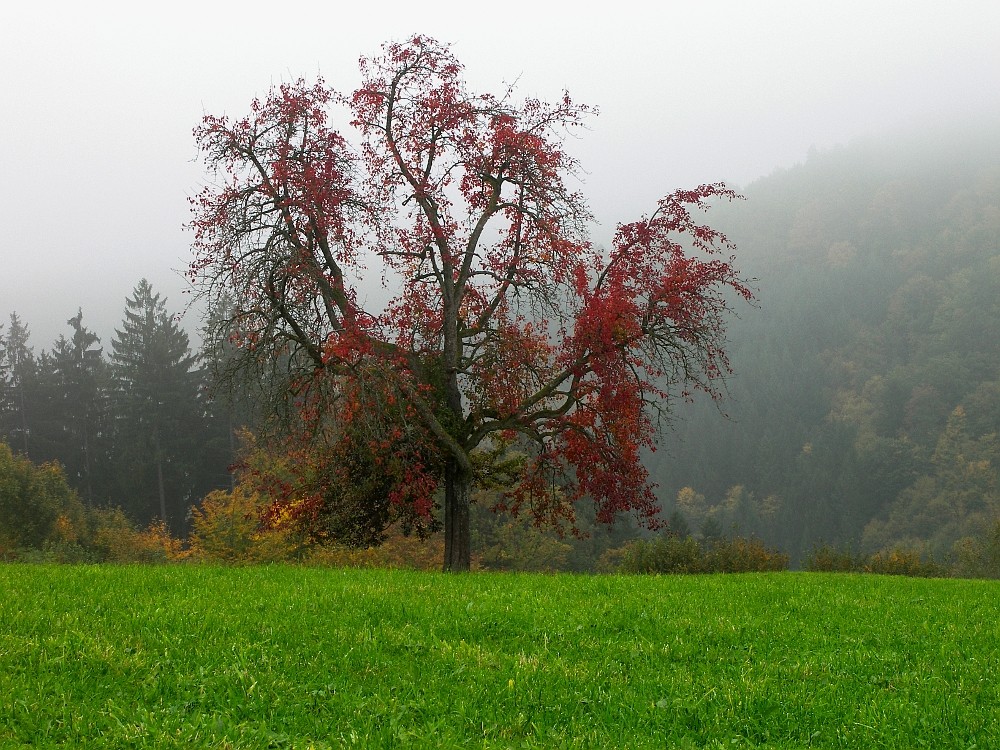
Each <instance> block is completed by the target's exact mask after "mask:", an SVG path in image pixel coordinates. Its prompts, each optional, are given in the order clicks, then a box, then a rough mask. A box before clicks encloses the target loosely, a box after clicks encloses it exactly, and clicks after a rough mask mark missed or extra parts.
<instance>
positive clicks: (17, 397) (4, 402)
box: [0, 313, 37, 456]
mask: <svg viewBox="0 0 1000 750" xmlns="http://www.w3.org/2000/svg"><path fill="white" fill-rule="evenodd" d="M29 337H30V332H29V331H28V327H27V326H26V325H25V324H24V323H23V322H21V319H20V318H19V317H18V316H17V313H11V315H10V328H9V329H8V330H7V334H6V335H5V336H4V338H3V350H2V352H0V354H2V363H3V371H4V372H3V380H2V383H3V394H2V397H0V440H5V441H7V443H8V444H9V445H10V447H11V449H12V450H15V451H20V452H22V453H24V454H25V455H26V456H27V455H30V453H31V451H30V447H31V430H30V427H29V425H30V419H29V414H30V409H29V403H30V401H31V395H33V394H32V390H33V386H34V385H35V375H36V374H37V367H36V362H35V355H34V352H33V351H32V349H31V347H29V346H28V339H29Z"/></svg>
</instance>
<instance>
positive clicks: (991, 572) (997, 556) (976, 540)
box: [953, 521, 1000, 578]
mask: <svg viewBox="0 0 1000 750" xmlns="http://www.w3.org/2000/svg"><path fill="white" fill-rule="evenodd" d="M953 553H954V557H955V575H957V576H962V577H965V578H1000V521H995V522H994V523H993V524H992V525H991V526H990V527H989V528H988V529H987V530H986V532H985V533H983V534H981V535H980V536H967V537H963V538H961V539H959V540H958V541H957V542H955V546H954V547H953Z"/></svg>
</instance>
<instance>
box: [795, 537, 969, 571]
mask: <svg viewBox="0 0 1000 750" xmlns="http://www.w3.org/2000/svg"><path fill="white" fill-rule="evenodd" d="M802 567H803V568H805V569H806V570H808V571H811V572H815V573H875V574H877V575H891V576H914V577H918V578H945V577H948V576H949V575H950V572H949V570H948V568H947V567H946V566H944V565H941V564H939V563H937V562H935V561H934V559H933V558H932V557H931V556H930V555H927V554H925V553H923V552H921V551H920V550H919V549H916V548H910V549H907V548H902V547H897V548H895V549H892V550H884V551H881V552H876V553H875V554H873V555H869V556H868V557H865V556H864V555H856V554H854V553H852V552H851V551H849V550H844V549H838V548H836V547H832V546H830V545H826V544H824V545H822V546H819V547H814V548H813V550H812V552H811V553H810V554H809V555H808V556H807V557H806V558H805V560H804V561H803V565H802Z"/></svg>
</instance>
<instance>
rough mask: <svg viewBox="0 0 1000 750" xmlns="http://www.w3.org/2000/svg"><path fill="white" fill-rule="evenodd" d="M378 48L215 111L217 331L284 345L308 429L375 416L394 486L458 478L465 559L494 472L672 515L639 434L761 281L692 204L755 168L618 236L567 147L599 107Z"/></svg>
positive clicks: (403, 48) (205, 149)
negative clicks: (606, 230) (221, 304)
mask: <svg viewBox="0 0 1000 750" xmlns="http://www.w3.org/2000/svg"><path fill="white" fill-rule="evenodd" d="M360 70H361V78H362V82H361V85H360V87H359V88H357V89H356V90H355V91H354V92H353V93H352V94H343V93H339V92H337V91H335V90H333V89H332V88H330V87H328V86H327V85H326V84H325V83H324V82H323V81H317V82H315V83H306V82H305V81H302V80H299V81H297V82H295V83H292V84H285V85H282V86H280V87H278V88H276V89H274V90H272V91H271V92H270V94H269V95H268V96H267V98H266V99H264V100H255V101H253V102H252V103H251V106H250V114H249V115H247V116H246V117H244V118H241V119H236V120H232V119H230V118H227V117H216V116H207V117H206V118H205V119H204V121H203V122H202V124H201V126H199V127H198V128H197V129H196V130H195V135H196V138H197V141H198V144H199V146H200V148H201V150H202V153H203V154H204V158H205V162H206V165H207V167H208V168H209V169H210V170H211V171H212V172H213V173H214V174H215V176H216V179H215V181H214V182H213V183H212V184H209V185H208V186H206V187H205V188H204V189H203V190H202V192H201V193H200V194H199V195H197V196H196V197H195V199H194V200H193V201H192V203H193V211H194V218H193V222H192V225H193V229H194V231H195V241H194V253H195V257H194V260H193V262H192V264H191V268H190V275H191V278H192V280H193V281H194V283H195V284H196V285H198V286H199V288H200V290H201V292H202V294H203V295H204V296H206V297H208V298H209V300H210V301H212V300H218V299H220V298H222V297H223V296H226V297H227V298H228V300H229V302H230V303H231V307H230V308H229V309H230V310H231V314H230V315H229V316H228V317H227V318H226V319H225V320H222V321H220V322H219V325H218V332H219V333H220V334H221V335H224V336H226V337H229V338H230V340H231V341H232V342H234V343H235V344H236V345H238V347H239V348H240V349H241V351H242V356H243V361H244V362H245V363H246V365H247V366H254V367H259V366H260V364H261V362H266V363H273V364H274V365H275V366H276V368H278V369H280V372H281V373H282V375H283V377H284V381H285V382H286V384H287V386H288V389H289V391H290V392H291V393H292V394H293V396H294V402H295V405H296V410H297V415H298V417H299V418H300V420H301V422H300V428H301V429H300V432H301V433H302V434H308V435H309V436H310V438H311V439H313V440H318V441H320V443H321V444H325V445H327V446H328V450H329V451H331V452H333V453H336V451H334V450H333V447H334V446H337V445H340V446H341V447H343V441H358V440H361V441H362V442H363V445H360V446H359V447H358V448H357V451H360V452H361V453H362V454H364V455H371V457H372V460H373V462H374V464H375V465H376V466H378V467H379V470H380V471H382V472H384V476H385V477H386V478H387V481H388V486H387V488H386V491H387V494H388V497H389V499H390V502H391V503H393V504H396V505H405V506H407V507H408V508H409V509H410V510H411V511H412V512H413V513H415V514H417V515H421V516H428V515H430V514H431V512H432V510H433V506H434V503H435V499H436V497H437V495H436V492H437V490H438V489H439V487H440V486H441V485H442V484H443V489H444V513H443V517H444V525H445V567H446V569H451V570H462V569H466V568H468V566H469V502H470V489H471V488H472V487H473V486H474V484H476V483H480V482H485V481H489V480H490V479H491V478H492V479H496V475H497V474H498V473H503V474H505V476H506V477H507V481H506V482H505V484H506V486H507V491H506V493H505V495H504V496H503V499H502V500H501V501H500V503H499V504H500V505H501V506H503V507H505V508H507V509H510V510H513V511H515V512H524V513H528V514H530V517H531V518H532V519H533V520H534V521H536V522H537V523H554V524H564V525H568V526H570V527H572V525H573V522H574V518H575V506H576V504H577V503H578V502H580V501H583V500H585V499H586V500H587V501H591V502H593V503H594V504H595V506H596V509H597V518H598V519H599V520H601V521H606V522H610V521H611V520H613V519H614V517H615V516H616V514H618V513H621V512H625V511H631V512H633V513H634V514H636V515H637V517H638V518H639V519H640V520H641V521H643V522H644V523H646V524H647V525H656V524H657V523H658V518H657V513H658V506H657V502H656V498H655V496H654V494H653V492H652V490H651V488H650V485H649V482H648V477H647V474H646V471H645V470H644V468H643V466H642V462H641V460H640V452H641V451H642V450H643V449H644V448H651V447H652V445H653V437H654V435H655V433H656V431H657V429H658V428H659V426H660V424H661V418H662V417H663V416H665V414H666V411H667V409H668V408H669V404H670V402H671V399H672V398H674V397H678V396H683V395H687V394H689V393H690V392H692V391H693V390H696V389H700V390H703V391H706V392H708V393H709V394H712V395H713V396H714V395H718V388H717V385H716V383H717V379H718V378H719V377H720V376H722V375H724V374H725V373H726V372H727V371H728V367H729V366H728V362H727V359H726V356H725V352H724V351H723V348H722V344H723V325H724V319H725V315H726V313H727V312H728V310H729V305H730V303H731V302H732V301H733V300H734V299H738V298H740V297H742V298H744V299H751V298H752V294H751V292H750V290H749V289H748V288H747V286H746V285H745V284H744V283H743V282H742V281H741V280H740V277H739V275H738V273H737V271H736V269H735V268H734V266H733V260H732V255H731V252H732V247H731V245H730V243H729V241H728V240H727V238H726V237H725V236H724V235H723V234H722V233H721V232H719V231H716V230H715V229H712V228H711V227H709V226H706V225H703V224H701V223H699V222H698V221H697V220H696V217H695V214H694V211H697V210H701V209H704V208H705V207H706V206H707V205H708V203H709V202H711V201H712V200H714V199H732V198H734V197H736V195H735V193H734V192H733V191H732V190H730V189H729V188H727V187H726V186H725V185H722V184H708V185H702V186H699V187H697V188H695V189H692V190H681V191H677V192H674V193H672V194H670V195H667V196H666V197H665V198H663V199H661V200H660V201H659V203H658V204H657V205H656V206H655V208H654V210H653V211H652V212H651V213H649V214H647V215H644V216H641V217H639V218H638V219H637V220H635V221H632V222H628V223H622V224H620V225H619V226H618V228H617V231H616V234H615V237H614V241H613V243H612V245H611V247H609V248H600V247H597V246H595V245H594V244H593V243H592V242H591V241H590V240H589V238H588V229H589V223H590V221H591V216H590V213H589V211H588V208H587V204H586V201H585V198H584V196H583V195H582V194H581V193H580V192H578V191H576V190H574V189H573V188H572V187H571V185H572V182H573V180H574V179H576V178H577V176H578V173H579V165H578V164H577V161H576V160H575V159H574V157H573V156H572V155H571V154H570V153H569V152H568V151H567V149H566V148H565V140H566V137H567V134H569V133H571V132H573V131H574V130H576V129H578V128H579V127H580V126H581V124H582V123H583V122H584V121H585V119H586V118H587V117H588V116H590V115H591V114H593V113H594V110H593V109H592V108H590V107H587V106H584V105H581V104H578V103H576V102H574V101H573V100H572V99H571V98H570V96H569V95H568V94H566V93H564V94H563V95H562V96H561V97H560V98H558V99H557V100H556V101H554V102H544V101H541V100H538V99H532V98H526V99H518V98H516V92H515V91H514V89H513V87H511V88H509V89H507V90H506V91H504V92H502V93H501V94H500V95H494V94H489V93H476V92H473V91H470V90H469V89H468V87H467V85H466V83H465V81H464V80H463V78H462V72H463V68H462V65H461V63H460V62H459V61H458V60H457V59H456V58H455V57H454V55H453V54H452V53H451V50H450V49H449V47H448V46H447V45H444V44H441V43H438V42H436V41H435V40H433V39H430V38H428V37H424V36H414V37H412V38H410V39H408V40H407V41H405V42H403V43H391V44H386V45H385V46H384V47H383V50H382V53H381V54H380V55H378V56H375V57H371V58H362V60H361V64H360ZM335 107H344V108H346V109H347V112H348V114H349V117H350V122H351V127H352V129H353V132H354V134H355V137H354V140H351V139H349V138H348V137H347V136H345V135H343V134H341V133H340V132H338V131H337V130H335V129H334V128H333V127H332V126H331V125H330V123H331V121H332V120H333V118H332V117H331V114H332V112H333V111H334V108H335ZM373 278H375V279H382V280H383V283H384V284H385V285H386V286H387V287H388V288H390V289H391V290H392V292H393V293H394V296H392V297H391V299H390V301H389V302H388V303H387V304H386V305H384V306H380V307H373V306H371V305H369V304H367V297H368V294H370V290H371V281H372V279H373ZM366 284H367V285H368V286H365V285H366ZM357 451H355V452H357ZM390 459H392V460H390ZM324 496H329V495H325V494H324V493H322V492H319V493H314V494H313V496H312V497H311V498H297V499H294V500H293V501H292V505H293V507H294V508H295V509H297V510H298V511H299V512H303V513H305V512H314V513H315V511H316V510H317V504H321V503H322V499H323V497H324Z"/></svg>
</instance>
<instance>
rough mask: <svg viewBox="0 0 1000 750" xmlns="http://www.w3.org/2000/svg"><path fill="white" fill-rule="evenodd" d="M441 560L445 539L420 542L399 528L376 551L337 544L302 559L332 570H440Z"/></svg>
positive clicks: (307, 554)
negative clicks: (333, 568) (332, 568)
mask: <svg viewBox="0 0 1000 750" xmlns="http://www.w3.org/2000/svg"><path fill="white" fill-rule="evenodd" d="M442 560H444V537H443V536H442V535H441V534H434V535H432V536H429V537H427V538H424V539H421V538H420V536H418V535H416V534H410V535H406V534H404V533H403V531H402V529H401V528H400V527H399V526H394V527H391V528H390V529H389V533H388V534H387V536H386V539H385V541H384V542H383V543H382V544H380V545H379V546H377V547H363V548H358V547H347V546H344V545H340V544H328V545H323V546H317V547H314V548H312V549H311V550H309V552H308V553H306V555H305V556H304V557H303V558H302V562H303V563H305V564H306V565H322V566H329V567H335V568H410V569H414V570H440V569H441V561H442Z"/></svg>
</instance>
